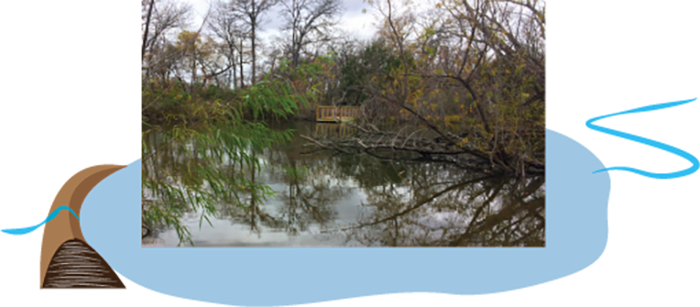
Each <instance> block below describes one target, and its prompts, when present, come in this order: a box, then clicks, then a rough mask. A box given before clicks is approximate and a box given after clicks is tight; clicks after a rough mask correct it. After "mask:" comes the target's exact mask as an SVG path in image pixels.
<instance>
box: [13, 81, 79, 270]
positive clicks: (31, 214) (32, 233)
mask: <svg viewBox="0 0 700 307" xmlns="http://www.w3.org/2000/svg"><path fill="white" fill-rule="evenodd" d="M0 131H2V132H3V142H2V150H0V195H2V198H0V238H1V240H0V242H1V243H0V244H2V246H0V250H1V251H2V252H0V272H2V271H4V270H5V268H7V267H8V266H10V265H11V264H12V263H14V262H15V261H16V260H17V258H19V257H20V256H21V255H22V254H23V253H24V251H25V250H26V249H27V248H28V247H29V245H30V244H32V242H33V241H34V238H36V236H37V235H38V234H39V231H41V229H42V228H43V227H44V225H45V224H46V223H47V222H48V221H50V220H51V219H53V218H54V217H55V216H56V215H57V214H58V213H59V212H60V211H61V210H66V209H67V210H69V211H70V212H71V213H73V215H75V212H73V210H71V209H70V208H68V207H66V206H61V207H59V208H57V209H56V210H54V211H53V212H52V213H51V215H49V216H48V217H46V216H41V215H40V214H39V213H37V212H36V210H34V208H33V207H32V205H31V204H30V203H29V202H28V201H27V198H26V197H25V195H24V191H23V190H22V187H21V186H20V185H19V105H18V104H17V103H16V102H15V101H14V99H12V97H10V95H8V94H7V93H6V92H5V91H4V90H2V89H0ZM76 218H77V215H76Z"/></svg>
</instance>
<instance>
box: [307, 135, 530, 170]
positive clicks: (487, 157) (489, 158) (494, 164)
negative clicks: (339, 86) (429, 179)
mask: <svg viewBox="0 0 700 307" xmlns="http://www.w3.org/2000/svg"><path fill="white" fill-rule="evenodd" d="M346 125H350V126H352V127H353V128H356V129H357V130H358V133H357V134H356V135H355V136H352V137H348V138H342V139H317V138H313V137H310V136H306V135H302V136H301V137H302V138H304V139H306V140H308V141H310V142H312V143H313V144H314V145H316V146H318V147H321V148H324V149H328V150H334V151H338V152H342V153H355V154H359V153H366V154H369V155H371V156H374V157H376V158H379V159H391V160H396V159H398V160H414V161H424V162H425V161H427V162H444V163H451V164H455V165H457V166H459V167H462V168H465V169H472V170H480V171H484V172H486V173H507V174H514V175H535V174H543V173H544V163H542V162H541V161H538V160H535V159H527V158H525V157H518V159H513V158H512V157H509V156H508V155H507V154H504V153H496V154H493V153H487V152H483V151H480V150H478V149H475V148H472V147H471V146H467V145H465V144H461V143H460V142H461V140H462V139H463V138H462V137H460V136H458V135H455V134H453V133H451V132H445V133H441V136H439V137H435V138H432V137H425V134H427V133H429V131H427V129H420V128H418V129H414V130H413V131H407V132H403V130H407V129H402V131H399V132H387V131H381V130H379V129H378V128H376V127H375V126H374V125H371V124H369V125H367V126H368V129H366V128H363V127H361V126H358V125H354V124H350V123H346ZM438 131H439V130H438ZM433 134H434V133H433Z"/></svg>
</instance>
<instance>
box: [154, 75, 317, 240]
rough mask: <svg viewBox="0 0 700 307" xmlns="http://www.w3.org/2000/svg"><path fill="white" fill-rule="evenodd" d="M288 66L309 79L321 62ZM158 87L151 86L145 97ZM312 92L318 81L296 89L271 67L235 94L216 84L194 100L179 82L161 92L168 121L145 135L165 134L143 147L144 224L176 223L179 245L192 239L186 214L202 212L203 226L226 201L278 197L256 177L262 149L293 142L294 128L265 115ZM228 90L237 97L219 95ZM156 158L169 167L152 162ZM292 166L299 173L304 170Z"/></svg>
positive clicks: (287, 112)
mask: <svg viewBox="0 0 700 307" xmlns="http://www.w3.org/2000/svg"><path fill="white" fill-rule="evenodd" d="M285 70H286V71H287V73H288V76H293V77H295V78H299V79H309V78H312V77H313V74H314V73H315V72H317V70H318V68H317V67H312V66H309V67H306V66H302V67H299V68H297V69H294V70H291V69H288V70H287V69H285ZM183 88H184V87H183ZM156 93H157V92H149V91H145V92H144V93H143V95H144V99H146V98H152V97H153V96H154V95H155V94H156ZM314 93H315V91H314V88H313V87H312V88H311V89H310V90H307V91H304V92H297V91H296V90H295V88H294V87H293V83H292V82H291V81H290V80H289V79H288V78H282V77H281V76H278V75H272V74H268V75H267V76H265V78H264V79H263V80H262V81H260V82H258V83H256V84H255V85H253V86H251V87H248V88H246V89H244V90H239V91H238V92H236V93H235V94H233V93H230V92H227V91H224V90H221V89H220V88H218V87H216V86H210V87H209V88H207V89H206V90H205V91H202V92H200V93H198V95H197V97H199V99H200V100H198V101H194V102H193V101H192V99H191V98H190V96H184V95H182V93H181V92H180V90H178V87H171V88H170V90H166V91H163V92H160V93H158V95H160V96H161V99H163V97H164V100H163V101H161V102H160V104H159V107H158V109H159V110H160V111H161V112H164V113H163V114H164V115H165V118H166V119H167V120H168V124H167V126H168V128H167V129H164V128H162V126H148V128H147V129H146V130H145V131H144V132H143V138H144V140H145V139H146V138H147V137H153V136H155V135H161V136H162V138H163V139H162V140H160V141H159V142H145V141H144V142H143V146H142V148H143V152H142V158H143V160H142V167H143V171H142V182H143V192H144V205H143V223H144V224H145V225H148V226H149V227H150V228H156V229H157V228H158V227H161V228H174V229H175V230H176V231H177V233H178V236H179V237H180V240H181V242H180V243H181V244H182V243H189V244H193V242H192V241H191V239H190V237H189V235H190V233H189V229H187V227H184V226H182V224H181V223H180V218H182V217H183V216H184V215H185V214H189V213H196V214H199V219H200V227H201V225H202V223H203V222H204V221H207V222H208V221H209V216H212V215H213V214H215V213H216V212H217V207H218V206H220V205H223V204H228V205H236V206H241V207H244V208H247V207H249V206H252V205H253V204H254V203H255V202H259V201H264V200H265V199H267V198H268V197H272V196H274V192H273V190H272V189H271V188H270V187H268V186H265V185H262V184H260V183H258V182H256V181H255V179H254V178H255V174H256V173H258V172H259V171H260V169H261V168H262V167H263V165H261V163H260V160H259V159H258V158H257V157H256V155H257V154H258V153H259V152H260V151H261V150H262V149H264V148H267V147H270V146H273V145H275V144H281V143H284V142H286V141H289V140H290V138H291V136H292V131H291V130H286V131H274V130H272V129H270V128H269V127H268V125H267V124H266V123H265V122H262V121H259V120H264V119H271V118H273V119H274V118H287V117H289V116H291V115H294V114H295V113H296V112H297V110H298V109H299V105H302V106H303V105H307V104H308V103H309V100H313V99H314V98H315V97H314ZM179 95H182V97H179ZM229 95H230V96H229ZM225 97H234V98H235V99H234V100H233V101H225V100H221V98H225ZM180 99H181V100H180ZM204 99H214V100H213V101H206V100H204ZM168 112H170V113H168ZM248 115H249V116H251V117H247V116H248ZM192 118H196V119H197V120H196V121H193V120H191V119H192ZM157 132H159V133H157ZM152 144H159V145H158V146H157V147H154V146H152ZM164 153H165V154H164ZM152 159H159V163H157V165H168V167H167V168H166V169H154V165H156V163H154V162H153V160H152ZM163 159H166V160H167V161H166V163H163V162H164V161H163ZM183 161H184V162H183ZM287 172H288V174H290V176H294V177H299V176H301V175H302V173H303V170H293V169H289V170H287Z"/></svg>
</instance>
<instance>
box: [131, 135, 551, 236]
mask: <svg viewBox="0 0 700 307" xmlns="http://www.w3.org/2000/svg"><path fill="white" fill-rule="evenodd" d="M273 127H274V128H275V129H295V131H296V132H295V135H294V138H293V140H292V141H291V142H289V143H287V144H283V145H279V146H275V147H274V148H268V149H266V150H264V151H263V152H261V153H260V154H259V155H258V158H259V159H260V161H261V162H263V164H264V165H265V166H264V167H263V168H262V170H261V172H260V173H259V174H258V175H257V176H256V178H255V180H256V181H258V182H261V183H263V184H265V185H268V186H270V187H271V188H272V189H273V190H274V191H275V192H276V196H275V197H274V198H268V199H267V200H265V201H259V202H256V204H255V205H254V207H250V206H236V205H224V204H220V206H218V207H217V213H216V214H215V216H211V217H210V221H211V223H212V226H210V225H209V224H208V223H206V222H204V223H203V224H201V227H200V216H201V212H196V211H191V212H188V213H186V214H185V215H184V216H183V217H181V219H180V221H181V222H182V224H184V225H185V226H188V227H189V229H190V231H191V238H192V241H193V243H194V245H195V246H197V247H204V246H544V244H545V243H544V242H545V238H544V233H545V231H544V229H545V227H544V226H545V218H544V217H545V210H544V208H545V206H544V202H545V193H544V177H543V176H540V177H530V178H526V179H520V180H516V179H515V178H512V177H503V176H493V175H488V174H483V173H474V172H470V171H465V170H464V169H460V168H457V167H455V166H453V165H450V164H446V163H426V162H414V161H405V160H385V159H379V158H377V157H374V156H371V155H367V154H363V155H351V154H339V153H335V152H331V151H318V150H317V148H316V147H314V146H308V143H309V142H308V141H306V140H304V139H302V138H300V137H299V135H307V136H316V137H350V136H352V133H353V132H354V131H353V129H351V128H349V127H347V126H341V125H337V124H316V123H313V122H291V123H285V124H277V125H273ZM144 142H146V144H145V145H148V146H160V145H162V144H161V143H162V142H163V140H162V138H161V137H160V135H159V134H158V133H153V134H152V135H148V136H146V137H145V138H144ZM305 144H307V145H305ZM159 154H160V153H156V155H159ZM179 160H182V157H180V159H179ZM150 161H156V162H149V163H156V165H151V166H153V167H154V169H155V170H156V171H158V170H162V172H164V173H166V171H165V170H168V169H172V166H171V165H170V164H174V163H181V162H182V161H178V159H164V158H163V157H160V158H159V159H153V160H150ZM282 166H287V167H297V168H298V167H304V168H305V169H306V170H307V173H306V175H305V176H303V177H302V178H291V177H290V176H288V175H287V173H286V172H285V171H284V170H283V168H282ZM163 175H165V174H163ZM243 201H244V202H245V199H244V200H243ZM178 243H179V238H178V236H177V233H176V232H175V230H174V229H167V228H160V229H158V228H156V229H154V233H153V234H152V235H151V236H149V237H146V238H144V239H143V241H142V244H143V246H177V245H178Z"/></svg>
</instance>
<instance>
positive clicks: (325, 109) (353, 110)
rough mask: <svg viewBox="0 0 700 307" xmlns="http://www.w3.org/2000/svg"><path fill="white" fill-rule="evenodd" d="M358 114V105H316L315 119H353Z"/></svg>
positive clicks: (334, 120)
mask: <svg viewBox="0 0 700 307" xmlns="http://www.w3.org/2000/svg"><path fill="white" fill-rule="evenodd" d="M359 116H360V108H358V107H333V106H317V107H316V121H320V122H341V121H349V120H353V119H355V118H357V117H359Z"/></svg>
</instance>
